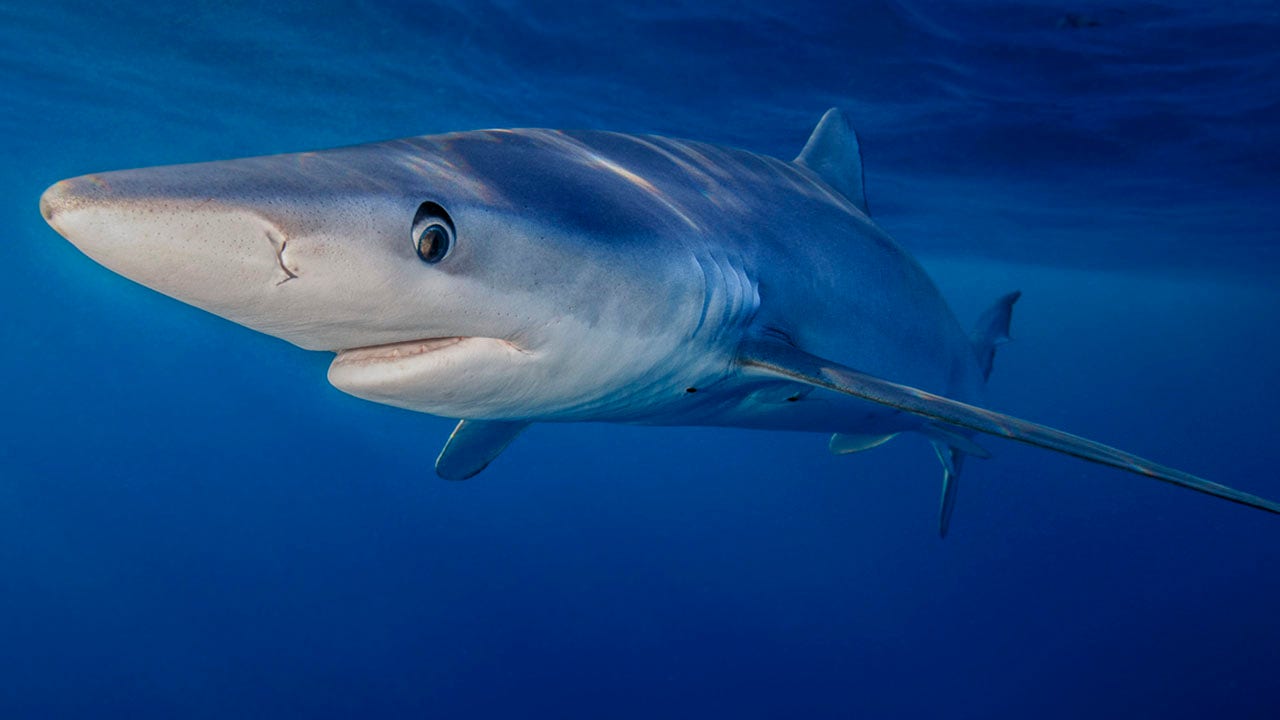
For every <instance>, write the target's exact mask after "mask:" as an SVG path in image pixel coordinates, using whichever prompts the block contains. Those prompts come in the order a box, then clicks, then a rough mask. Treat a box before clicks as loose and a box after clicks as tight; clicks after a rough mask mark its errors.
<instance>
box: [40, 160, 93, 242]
mask: <svg viewBox="0 0 1280 720" xmlns="http://www.w3.org/2000/svg"><path fill="white" fill-rule="evenodd" d="M99 182H100V181H98V180H97V178H96V176H94V175H85V176H82V177H78V178H71V179H69V180H61V181H59V182H56V183H54V184H53V185H50V186H49V187H48V188H47V189H46V190H45V191H44V193H43V194H41V195H40V215H41V216H42V217H44V221H45V222H47V223H49V226H50V227H52V228H53V229H54V230H57V231H58V233H59V234H61V235H63V236H64V237H65V236H66V233H64V232H63V231H62V228H61V227H59V225H58V219H59V217H60V216H64V215H65V214H66V213H68V212H73V211H74V210H75V209H76V208H79V207H84V206H86V205H90V204H92V203H94V202H95V201H98V200H101V198H102V195H103V193H102V192H101V190H102V188H101V186H100V185H99V184H98V183H99ZM67 239H68V240H70V239H71V238H67Z"/></svg>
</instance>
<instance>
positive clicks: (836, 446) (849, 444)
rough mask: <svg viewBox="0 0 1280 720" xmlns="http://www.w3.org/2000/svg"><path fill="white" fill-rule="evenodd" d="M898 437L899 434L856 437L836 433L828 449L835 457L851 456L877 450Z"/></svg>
mask: <svg viewBox="0 0 1280 720" xmlns="http://www.w3.org/2000/svg"><path fill="white" fill-rule="evenodd" d="M897 436H898V433H889V434H888V435H856V434H853V433H836V434H835V435H832V436H831V441H830V442H828V443H827V449H828V450H830V451H831V453H832V454H833V455H850V454H852V453H856V452H862V451H863V450H870V449H871V448H877V447H880V446H881V445H883V444H885V443H887V442H889V441H890V440H892V439H894V438H895V437H897Z"/></svg>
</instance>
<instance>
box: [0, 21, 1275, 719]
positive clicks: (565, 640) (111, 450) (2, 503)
mask: <svg viewBox="0 0 1280 720" xmlns="http://www.w3.org/2000/svg"><path fill="white" fill-rule="evenodd" d="M1208 5H1209V4H1208V3H1203V2H1191V1H1190V0H1186V1H1183V2H1172V1H1171V0H1161V1H1149V2H1142V3H1130V4H1103V3H1096V2H1089V1H1084V2H1076V3H1072V4H1070V5H1064V4H1061V3H1044V2H1012V1H1010V2H997V1H991V0H985V1H983V2H967V3H963V4H960V3H956V4H937V3H927V2H920V3H917V2H906V1H903V2H891V3H832V4H831V5H830V6H827V5H824V4H822V3H791V2H788V3H763V2H749V3H748V2H744V3H726V4H720V5H716V6H713V5H711V4H708V3H704V2H687V3H664V4H661V5H655V4H651V3H645V4H643V5H642V4H637V5H635V6H633V7H621V6H619V7H607V8H603V9H602V8H600V7H598V5H597V4H595V3H589V4H579V3H572V2H555V3H535V4H517V3H507V2H499V3H456V4H448V3H446V4H426V3H421V4H412V5H383V4H373V3H363V4H358V5H346V4H343V3H335V2H306V3H296V4H295V3H277V4H273V7H272V9H269V10H263V9H257V8H254V7H253V4H251V3H226V2H188V3H180V4H177V5H170V4H167V3H161V2H151V3H137V2H133V3H114V4H103V3H90V2H84V3H75V2H44V3H34V2H6V3H4V4H2V5H0V221H2V222H0V228H3V233H4V237H3V241H2V242H0V342H3V344H4V346H5V347H4V350H3V351H2V352H0V377H3V378H4V385H3V388H4V392H3V397H4V411H3V414H2V415H0V716H3V717H6V718H9V717H41V718H43V717H63V716H80V717H106V716H110V715H123V716H131V717H141V716H153V717H208V718H225V717H297V716H312V717H318V716H325V715H328V716H335V717H353V716H362V717H370V716H384V717H390V716H418V717H423V716H431V717H507V718H516V717H591V718H598V717H637V718H651V717H673V718H675V717H708V716H709V717H939V716H945V717H949V718H979V717H982V718H991V717H1011V718H1025V717H1046V718H1059V717H1060V718H1074V717H1085V716H1089V717H1121V716H1124V717H1134V716H1137V717H1163V718H1171V717H1192V718H1202V717H1277V716H1278V715H1280V613H1278V612H1277V607H1280V520H1278V519H1277V518H1276V517H1274V516H1268V515H1265V514H1263V513H1260V512H1255V511H1250V510H1246V509H1244V508H1241V507H1238V506H1235V505H1231V504H1229V503H1225V502H1221V501H1217V500H1212V499H1210V498H1206V497H1204V496H1201V495H1197V494H1195V493H1190V492H1186V491H1182V490H1177V489H1175V488H1171V487H1169V486H1165V485H1161V484H1159V483H1155V482H1150V481H1147V480H1144V479H1142V478H1138V477H1135V476H1131V475H1126V474H1123V473H1120V472H1117V471H1112V470H1108V469H1105V468H1100V467H1096V466H1092V465H1088V464H1085V463H1080V462H1078V461H1075V460H1072V459H1070V458H1065V457H1061V456H1057V455H1054V454H1051V453H1047V452H1042V451H1036V450H1033V449H1030V448H1024V447H1021V446H1013V445H1011V444H1009V443H1000V442H997V441H994V440H993V441H991V442H990V443H988V444H989V445H990V446H991V448H992V449H993V450H995V451H996V453H997V454H996V457H995V458H994V459H992V460H990V461H986V462H971V463H969V465H968V467H967V473H966V476H965V478H964V480H965V482H964V484H963V486H962V487H961V494H960V498H959V506H958V509H957V512H956V517H955V521H954V523H953V525H952V534H951V536H950V537H948V538H947V539H946V540H945V541H940V540H939V539H938V538H937V536H936V531H935V522H936V519H935V513H936V502H937V493H938V483H939V479H940V475H941V472H940V470H939V467H938V465H937V461H936V460H935V458H934V457H933V456H932V453H931V451H930V450H929V448H928V446H927V445H926V444H925V443H924V442H923V441H918V440H914V439H903V440H899V441H896V442H894V443H890V444H889V445H887V446H885V447H883V448H881V449H877V450H875V451H874V452H869V453H866V454H864V455H859V456H854V457H845V458H834V457H830V456H828V455H827V454H826V452H825V450H824V439H823V438H821V437H819V436H811V435H803V434H784V433H759V432H747V431H732V430H719V429H645V428H627V427H614V426H539V427H535V428H533V429H532V430H531V431H530V432H529V433H528V434H527V435H526V436H524V437H522V438H521V439H520V440H519V441H518V442H517V443H516V444H515V445H513V446H512V448H511V449H510V450H509V451H508V452H507V453H506V455H505V456H504V457H502V458H501V459H500V460H499V461H498V462H497V463H495V465H494V466H493V467H492V468H490V469H489V470H488V471H487V472H486V473H485V474H484V475H482V476H480V477H478V478H476V479H475V480H473V481H469V482H466V483H447V482H444V481H440V480H438V479H436V478H435V477H434V476H433V474H432V472H431V463H432V460H433V459H434V457H435V455H436V452H437V451H438V449H439V446H440V444H441V443H442V442H443V440H444V438H445V437H446V435H447V433H448V431H449V428H450V423H449V422H448V421H445V420H441V419H435V418H431V417H428V416H423V415H414V414H412V413H407V412H403V411H398V410H394V409H390V408H385V407H380V406H376V405H372V404H367V403H363V402H361V401H358V400H356V399H354V398H350V397H347V396H345V395H342V394H341V393H339V392H338V391H336V390H334V389H332V388H331V387H329V386H328V385H327V384H326V382H325V380H324V372H325V368H326V366H327V363H328V357H327V356H326V355H325V354H322V353H309V352H305V351H302V350H299V349H297V348H294V347H292V346H289V345H287V344H285V343H283V342H281V341H278V340H275V339H272V338H269V337H266V336H261V335H257V334H255V333H252V332H250V331H248V330H246V329H244V328H241V327H238V326H235V325H232V324H230V323H227V322H225V321H222V320H220V319H217V318H215V317H213V316H210V315H206V314H204V313H201V312H199V311H197V310H194V309H192V308H189V307H186V306H183V305H181V304H179V303H177V302H174V301H172V300H169V299H167V298H164V297H162V296H160V295H158V294H155V293H152V292H150V291H147V290H145V289H143V288H141V287H139V286H135V285H133V284H131V283H130V282H128V281H127V280H124V279H123V278H120V277H118V276H115V275H113V274H111V273H110V272H107V271H106V270H104V269H102V268H100V267H98V266H96V265H94V264H93V263H92V262H91V261H89V260H88V259H87V258H85V257H83V256H81V255H80V254H79V253H78V252H77V251H76V250H75V248H73V247H72V246H71V245H70V244H68V243H66V242H64V241H63V240H61V239H60V238H59V237H58V236H57V235H56V234H55V233H54V232H53V231H52V230H50V229H49V228H47V227H46V226H45V224H44V223H43V222H42V221H41V218H40V215H39V212H38V211H37V198H38V196H39V194H40V192H41V191H42V190H43V189H44V188H45V187H46V186H47V185H49V184H51V183H52V182H54V181H56V180H58V179H61V178H63V177H68V176H72V175H78V174H82V173H86V172H94V171H101V170H110V169H119V168H126V167H136V166H145V165H153V164H162V163H175V162H188V161H198V160H213V159H222V158H228V157H234V156H243V155H251V154H262V153H272V152H284V151H297V150H309V149H317V148H323V147H327V146H333V145H339V144H350V143H356V142H363V141H369V140H376V139H384V138H391V137H399V136H407V135H416V134H424V133H434V132H442V131H449V130H460V129H471V128H477V127H503V126H550V127H586V128H603V129H613V130H621V131H631V132H656V133H663V134H669V135H674V136H678V137H689V138H694V139H699V140H705V141H711V142H717V143H723V144H730V145H737V146H741V147H746V148H749V149H752V150H756V151H760V152H764V153H769V154H773V155H777V156H781V157H792V156H793V155H794V154H795V153H796V152H797V151H798V149H799V148H800V146H801V145H802V144H803V142H804V140H805V138H806V136H807V134H808V132H809V130H810V128H811V127H812V125H813V124H814V123H815V122H816V120H817V118H818V117H819V115H820V114H821V113H822V111H823V110H825V109H826V108H827V107H829V106H832V105H840V106H843V107H844V108H846V109H847V110H848V111H849V112H850V114H851V116H852V117H853V118H854V120H855V123H856V125H857V126H858V128H859V130H860V133H861V136H862V141H863V145H864V152H865V158H866V169H867V185H868V190H869V197H870V204H871V207H872V212H873V214H874V215H875V216H876V217H877V218H878V219H879V220H880V222H881V223H882V224H883V225H884V226H885V227H886V228H887V229H888V230H889V231H890V232H891V233H893V234H895V236H896V237H897V238H898V239H899V240H900V241H901V242H903V243H904V244H905V245H906V246H908V247H909V248H911V249H912V250H914V251H916V252H917V253H919V255H920V257H921V259H922V261H923V262H924V263H925V264H926V266H927V267H928V268H929V269H930V270H931V272H933V273H934V275H935V277H936V278H937V280H938V283H939V285H940V286H941V287H942V289H943V291H944V293H945V294H947V296H948V297H949V298H950V299H951V300H952V301H953V303H954V305H955V307H956V310H957V313H958V314H959V315H960V317H961V318H962V319H963V320H964V321H965V322H966V323H968V322H970V321H972V320H973V319H974V318H975V317H976V316H977V314H978V313H979V312H980V311H981V309H982V308H983V307H984V306H985V305H986V304H987V303H988V302H989V301H990V300H992V299H993V298H995V297H996V296H998V295H1000V294H1002V293H1004V292H1006V291H1008V290H1010V289H1014V288H1020V289H1022V290H1023V291H1024V293H1025V296H1024V299H1023V300H1022V302H1021V303H1020V304H1019V306H1018V310H1017V313H1016V314H1015V320H1014V333H1015V335H1016V338H1017V341H1016V342H1015V343H1013V344H1011V345H1009V346H1007V347H1005V348H1004V349H1003V350H1002V352H1001V354H1000V357H999V358H998V359H997V367H996V372H995V375H994V376H993V382H992V391H991V398H990V403H989V404H990V405H991V406H992V407H994V408H997V409H1001V410H1005V411H1008V412H1012V413H1014V414H1018V415H1021V416H1024V417H1028V418H1031V419H1035V420H1039V421H1042V422H1046V423H1048V424H1051V425H1055V426H1058V427H1061V428H1064V429H1067V430H1071V431H1075V432H1079V433H1082V434H1085V435H1087V436H1090V437H1093V438H1096V439H1099V440H1102V441H1104V442H1108V443H1111V444H1115V445H1117V446H1119V447H1122V448H1125V449H1129V450H1132V451H1135V452H1138V453H1140V454H1143V455H1146V456H1148V457H1152V458H1153V459H1156V460H1158V461H1161V462H1165V463H1168V464H1171V465H1173V466H1176V467H1180V468H1184V469H1186V470H1189V471H1192V472H1196V473H1199V474H1202V475H1204V476H1207V477H1209V478H1211V479H1214V480H1218V481H1220V482H1224V483H1228V484H1231V485H1235V486H1238V487H1241V488H1242V489H1246V490H1250V491H1253V492H1257V493H1259V494H1262V495H1267V496H1270V497H1272V498H1275V497H1280V477H1277V472H1276V467H1277V465H1280V444H1278V443H1277V442H1276V437H1277V430H1280V421H1277V415H1276V412H1275V406H1276V403H1277V401H1280V376H1278V373H1277V368H1278V367H1280V365H1278V361H1280V324H1278V323H1277V318H1278V317H1280V287H1278V286H1277V282H1276V279H1275V278H1276V271H1277V269H1278V267H1280V253H1278V252H1277V249H1278V248H1280V244H1278V243H1277V242H1276V232H1277V227H1278V226H1280V196H1278V193H1277V190H1276V185H1277V178H1278V177H1280V172H1278V171H1280V99H1278V98H1280V44H1278V43H1277V42H1276V40H1275V39H1276V37H1277V36H1280V13H1278V11H1277V9H1276V6H1275V5H1274V4H1273V3H1267V2H1235V3H1225V4H1221V7H1219V8H1217V9H1214V8H1209V7H1207V6H1208Z"/></svg>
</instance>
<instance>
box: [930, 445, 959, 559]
mask: <svg viewBox="0 0 1280 720" xmlns="http://www.w3.org/2000/svg"><path fill="white" fill-rule="evenodd" d="M933 450H934V452H936V453H938V460H940V461H942V498H941V499H940V500H939V501H938V535H939V536H940V537H946V536H947V529H948V528H950V527H951V513H953V512H955V509H956V490H957V488H958V487H959V485H958V483H959V482H960V469H961V468H962V467H964V453H963V452H961V451H959V450H957V449H956V448H954V447H952V446H950V445H948V444H947V443H945V442H940V441H938V440H934V441H933Z"/></svg>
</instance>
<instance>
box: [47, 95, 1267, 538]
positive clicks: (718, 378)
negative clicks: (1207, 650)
mask: <svg viewBox="0 0 1280 720" xmlns="http://www.w3.org/2000/svg"><path fill="white" fill-rule="evenodd" d="M863 184H864V181H863V170H862V160H861V154H860V150H859V145H858V139H857V136H856V135H855V133H854V131H853V129H852V128H851V127H850V125H849V122H848V120H847V118H846V117H845V116H844V114H843V113H841V112H840V111H839V110H837V109H832V110H830V111H828V112H827V113H826V114H825V115H824V116H823V117H822V119H821V121H820V122H819V123H818V125H817V127H816V129H815V130H814V131H813V133H812V136H811V137H810V138H809V140H808V142H807V143H806V144H805V145H804V148H803V150H802V151H801V152H800V154H799V156H798V157H796V158H795V159H794V160H789V161H788V160H780V159H775V158H772V157H766V156H763V155H759V154H755V153H752V152H747V151H743V150H736V149H729V148H724V147H718V146H715V145H710V144H706V143H701V142H693V141H686V140H675V139H670V138H666V137H658V136H650V135H628V134H620V133H613V132H600V131H560V130H545V129H515V130H481V131H473V132H461V133H451V134H445V135H434V136H425V137H415V138H407V139H401V140H393V141H389V142H381V143H374V144H368V145H360V146H354V147H347V148H339V149H333V150H326V151H321V152H307V153H295V154H287V155H276V156H270V157H258V158H247V159H238V160H229V161H221V162H209V163H198V164H190V165H174V166H166V167H157V168H147V169H140V170H125V171H118V172H107V173H99V174H92V175H85V176H81V177H77V178H72V179H69V180H63V181H61V182H59V183H57V184H55V185H53V186H52V187H50V188H49V189H48V190H46V191H45V193H44V194H43V196H42V197H41V200H40V207H41V212H42V214H43V216H44V218H45V219H46V220H47V222H48V223H49V224H50V225H51V226H52V227H53V228H54V229H55V230H56V231H57V232H58V233H60V234H61V235H63V236H64V237H66V238H67V239H68V240H70V241H71V242H72V243H74V244H75V245H76V246H77V247H78V248H79V249H80V250H81V251H83V252H84V253H85V254H87V255H88V256H89V257H91V258H93V259H94V260H96V261H97V262H99V263H101V264H102V265H104V266H106V267H107V268H109V269H111V270H113V271H115V272H117V273H120V274H121V275H124V276H126V277H128V278H131V279H132V280H134V281H136V282H139V283H141V284H143V285H145V286H147V287H149V288H152V289H154V290H157V291H159V292H161V293H164V294H166V295H169V296H172V297H174V298H176V299H178V300H181V301H183V302H186V303H189V304H191V305H194V306H197V307H200V308H203V309H204V310H207V311H209V312H211V313H214V314H216V315H219V316H222V317H224V318H227V319H229V320H232V321H234V322H237V323H240V324H242V325H245V326H247V327H249V328H253V329H255V330H258V331H261V332H264V333H267V334H270V335H273V336H275V337H278V338H281V339H283V340H286V341H288V342H290V343H293V344H295V345H298V346H300V347H302V348H305V349H308V350H318V351H327V352H332V353H335V356H334V359H333V361H332V364H331V366H330V369H329V373H328V379H329V381H330V382H331V383H332V384H333V385H334V386H335V387H337V388H338V389H340V390H342V391H344V392H347V393H350V394H352V395H354V396H356V397H360V398H364V399H367V400H370V401H373V402H378V403H384V404H387V405H393V406H396V407H401V408H408V409H410V410H416V411H420V412H425V413H431V414H434V415H440V416H445V417H450V418H458V419H460V420H459V422H458V424H457V426H456V428H455V430H454V431H453V433H452V435H451V436H450V437H449V439H448V440H447V441H446V442H445V444H444V448H443V450H442V451H441V453H440V455H439V457H438V459H437V461H436V471H437V473H438V474H439V475H441V476H443V477H445V478H450V479H463V478H467V477H471V476H473V475H475V474H477V473H478V472H480V471H481V470H482V469H484V468H485V467H486V466H487V465H488V464H489V463H490V462H492V461H493V460H494V459H495V458H496V457H497V456H498V455H499V454H500V453H501V452H502V451H503V450H504V449H505V448H506V447H507V446H508V445H509V444H510V443H511V442H512V441H513V440H514V439H515V438H516V436H517V435H518V434H519V433H520V432H521V431H522V430H523V429H524V428H526V427H527V426H528V425H529V424H531V423H535V422H611V423H630V424H642V425H675V426H699V425H713V426H729V427H741V428H759V429H770V430H788V431H803V432H815V433H824V434H829V435H830V436H831V437H830V441H829V448H830V450H831V451H832V452H835V453H839V454H845V453H854V452H861V451H866V450H869V449H871V448H874V447H877V446H879V445H881V444H883V443H885V442H888V441H890V440H891V439H892V438H894V437H896V436H898V435H900V434H902V433H915V434H919V435H923V436H924V437H926V438H928V439H929V440H930V441H931V442H932V444H933V447H934V448H935V450H936V452H937V455H938V457H939V459H940V461H941V463H942V466H943V489H942V493H941V499H940V502H939V509H938V513H939V517H938V521H939V531H940V533H942V534H944V535H945V534H946V532H947V528H948V524H949V522H950V518H951V513H952V510H953V508H954V506H955V497H956V488H957V482H958V477H959V474H960V471H961V468H962V465H963V462H964V460H965V459H966V458H967V457H969V456H977V457H987V456H988V452H987V451H986V450H985V449H984V448H983V447H982V446H981V445H980V444H979V443H978V442H977V440H976V438H977V437H978V436H980V435H992V436H997V437H1001V438H1006V439H1009V440H1014V441H1018V442H1022V443H1026V444H1030V445H1034V446H1038V447H1042V448H1047V449H1049V450H1054V451H1057V452H1060V453H1065V454H1068V455H1072V456H1075V457H1077V458H1081V459H1084V460H1088V461H1092V462H1096V463H1101V464H1103V465H1108V466H1111V467H1114V468H1119V469H1121V470H1125V471H1128V472H1132V473H1137V474H1139V475H1144V476H1147V477H1151V478H1154V479H1157V480H1162V481H1165V482H1168V483H1172V484H1174V485H1179V486H1182V487H1185V488H1189V489H1192V490H1196V491H1199V492H1202V493H1207V494H1209V495H1214V496H1217V497H1220V498H1224V499H1227V500H1230V501H1234V502H1237V503H1241V504H1244V505H1248V506H1252V507H1255V508H1259V509H1262V510H1266V511H1269V512H1272V513H1280V505H1277V504H1276V503H1274V502H1271V501H1269V500H1265V499H1263V498H1260V497H1257V496H1254V495H1251V494H1248V493H1245V492H1241V491H1239V490H1235V489H1232V488H1229V487H1226V486H1223V485H1219V484H1217V483H1213V482H1210V481H1208V480H1204V479H1202V478H1199V477H1195V476H1193V475H1190V474H1187V473H1184V472H1181V471H1179V470H1176V469H1173V468H1169V467H1165V466H1162V465H1159V464H1156V463H1154V462H1151V461H1149V460H1145V459H1143V458H1140V457H1137V456H1135V455H1132V454H1130V453H1127V452H1123V451H1121V450H1117V449H1115V448H1111V447H1108V446H1106V445H1103V444H1100V443H1097V442H1094V441H1091V440H1087V439H1084V438H1081V437H1077V436H1075V435H1071V434H1068V433H1065V432H1062V431H1060V430H1055V429H1053V428H1049V427H1046V426H1043V425H1039V424H1036V423H1033V422H1029V421H1027V420H1023V419H1019V418H1015V417H1011V416H1009V415H1006V414H1002V413H999V412H995V411H993V410H989V409H986V408H984V407H983V406H982V396H983V392H984V387H985V384H986V381H987V378H988V377H989V375H990V373H991V369H992V364H993V361H994V356H995V351H996V348H997V347H998V346H999V345H1000V344H1002V343H1004V342H1005V341H1007V340H1008V338H1009V327H1010V318H1011V313H1012V309H1013V305H1014V303H1015V302H1016V301H1017V299H1018V297H1019V295H1018V293H1016V292H1015V293H1009V294H1006V295H1004V296H1003V297H1001V298H1000V299H999V300H997V301H996V302H995V303H994V304H993V305H992V307H991V309H990V310H988V311H987V312H986V313H985V314H984V315H983V316H982V318H981V319H980V320H979V322H978V324H977V327H976V328H974V329H973V330H971V331H966V330H964V329H963V328H962V327H961V325H960V324H959V322H958V321H957V320H956V317H955V315H954V314H953V313H952V311H951V309H950V307H949V306H948V304H947V302H946V301H945V300H944V299H943V297H942V295H941V294H940V293H939V291H938V289H937V288H936V287H935V285H934V284H933V282H932V281H931V280H930V278H929V276H928V275H927V274H926V272H925V271H924V269H923V268H922V267H921V266H920V264H919V263H918V262H917V261H916V260H915V259H914V258H913V257H912V256H911V254H910V253H908V252H907V251H906V250H905V249H904V248H903V247H902V246H901V245H899V244H898V243H897V242H895V241H894V240H893V239H892V238H891V237H890V236H889V235H888V234H887V233H885V231H884V230H882V229H881V228H880V227H879V226H878V225H877V224H876V223H875V221H873V220H872V218H871V216H870V214H869V211H868V207H867V202H866V195H865V191H864V187H863Z"/></svg>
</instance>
